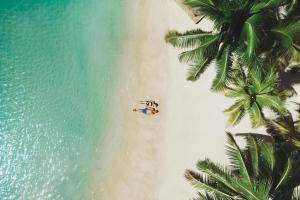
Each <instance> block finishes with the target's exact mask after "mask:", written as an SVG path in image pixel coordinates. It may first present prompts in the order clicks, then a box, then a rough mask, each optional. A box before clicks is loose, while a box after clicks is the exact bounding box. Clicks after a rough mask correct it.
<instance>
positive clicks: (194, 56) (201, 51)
mask: <svg viewBox="0 0 300 200" xmlns="http://www.w3.org/2000/svg"><path fill="white" fill-rule="evenodd" d="M218 39H219V38H218V35H213V36H211V37H206V38H205V40H203V41H202V42H201V44H200V45H198V46H196V48H194V49H192V50H188V51H185V52H183V53H181V54H180V55H179V60H180V61H181V62H185V63H190V62H191V63H198V62H199V61H201V60H205V59H206V58H214V57H215V55H216V53H217V51H218V49H217V48H218V46H219V42H218Z"/></svg>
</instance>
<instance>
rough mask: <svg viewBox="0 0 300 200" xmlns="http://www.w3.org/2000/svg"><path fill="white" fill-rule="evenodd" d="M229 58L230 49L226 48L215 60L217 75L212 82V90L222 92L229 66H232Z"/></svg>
mask: <svg viewBox="0 0 300 200" xmlns="http://www.w3.org/2000/svg"><path fill="white" fill-rule="evenodd" d="M230 56H231V52H230V47H227V48H226V49H225V50H224V51H223V54H222V55H221V56H220V58H219V59H217V75H216V77H215V79H214V81H213V84H212V90H215V91H220V90H224V88H225V86H226V81H227V79H228V74H229V73H230V66H231V64H232V61H231V58H230Z"/></svg>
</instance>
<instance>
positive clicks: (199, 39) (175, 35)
mask: <svg viewBox="0 0 300 200" xmlns="http://www.w3.org/2000/svg"><path fill="white" fill-rule="evenodd" d="M216 36H217V34H215V33H212V32H207V31H203V30H201V29H197V30H191V31H186V32H184V33H179V32H177V31H169V32H167V34H166V36H165V40H166V42H168V43H170V44H172V45H173V46H174V47H178V48H195V47H199V46H200V45H201V44H203V42H205V41H208V40H209V39H210V38H215V37H216Z"/></svg>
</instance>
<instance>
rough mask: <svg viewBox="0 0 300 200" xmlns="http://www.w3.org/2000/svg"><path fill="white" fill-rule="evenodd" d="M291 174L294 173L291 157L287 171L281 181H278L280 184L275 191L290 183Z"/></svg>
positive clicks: (282, 175)
mask: <svg viewBox="0 0 300 200" xmlns="http://www.w3.org/2000/svg"><path fill="white" fill-rule="evenodd" d="M291 173H292V159H291V157H289V158H288V161H287V163H286V166H285V169H284V171H283V173H282V174H281V177H280V180H279V181H278V184H277V185H276V187H275V190H278V189H279V188H280V187H281V186H282V185H283V184H284V183H286V182H287V181H288V179H289V178H290V177H291Z"/></svg>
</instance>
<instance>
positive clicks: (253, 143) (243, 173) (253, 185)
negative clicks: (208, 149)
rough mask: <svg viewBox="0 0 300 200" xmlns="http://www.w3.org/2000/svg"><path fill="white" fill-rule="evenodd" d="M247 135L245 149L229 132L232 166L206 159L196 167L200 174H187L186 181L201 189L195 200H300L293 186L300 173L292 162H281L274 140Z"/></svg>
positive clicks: (189, 172)
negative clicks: (292, 183)
mask: <svg viewBox="0 0 300 200" xmlns="http://www.w3.org/2000/svg"><path fill="white" fill-rule="evenodd" d="M244 136H245V139H246V147H245V148H244V149H242V148H240V147H239V145H238V144H237V142H236V141H235V139H234V137H233V136H232V134H230V133H227V138H228V140H227V147H226V152H227V155H228V157H229V159H230V166H220V165H218V164H216V163H213V162H212V161H210V160H209V159H206V160H203V161H200V162H198V164H197V169H198V170H199V171H200V173H198V172H194V171H192V170H187V171H186V173H185V178H186V179H187V180H188V181H189V182H190V183H191V184H192V185H193V186H194V187H195V188H196V189H198V190H199V193H198V198H196V199H199V200H224V199H225V200H236V199H239V200H240V199H241V200H242V199H243V200H275V199H276V200H289V199H299V198H300V196H299V193H298V192H297V190H296V192H295V193H294V196H293V190H294V188H296V186H294V185H291V184H290V182H291V179H292V178H293V176H294V175H299V171H297V170H294V166H295V164H294V163H293V159H292V158H288V159H284V158H283V159H282V158H281V155H280V153H278V152H277V150H276V146H275V144H274V141H273V140H272V138H271V137H270V138H268V137H267V136H264V135H262V136H261V137H258V135H256V137H255V136H254V135H251V134H245V135H244ZM266 138H267V139H266ZM291 156H293V155H292V154H291ZM298 168H299V167H298Z"/></svg>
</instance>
